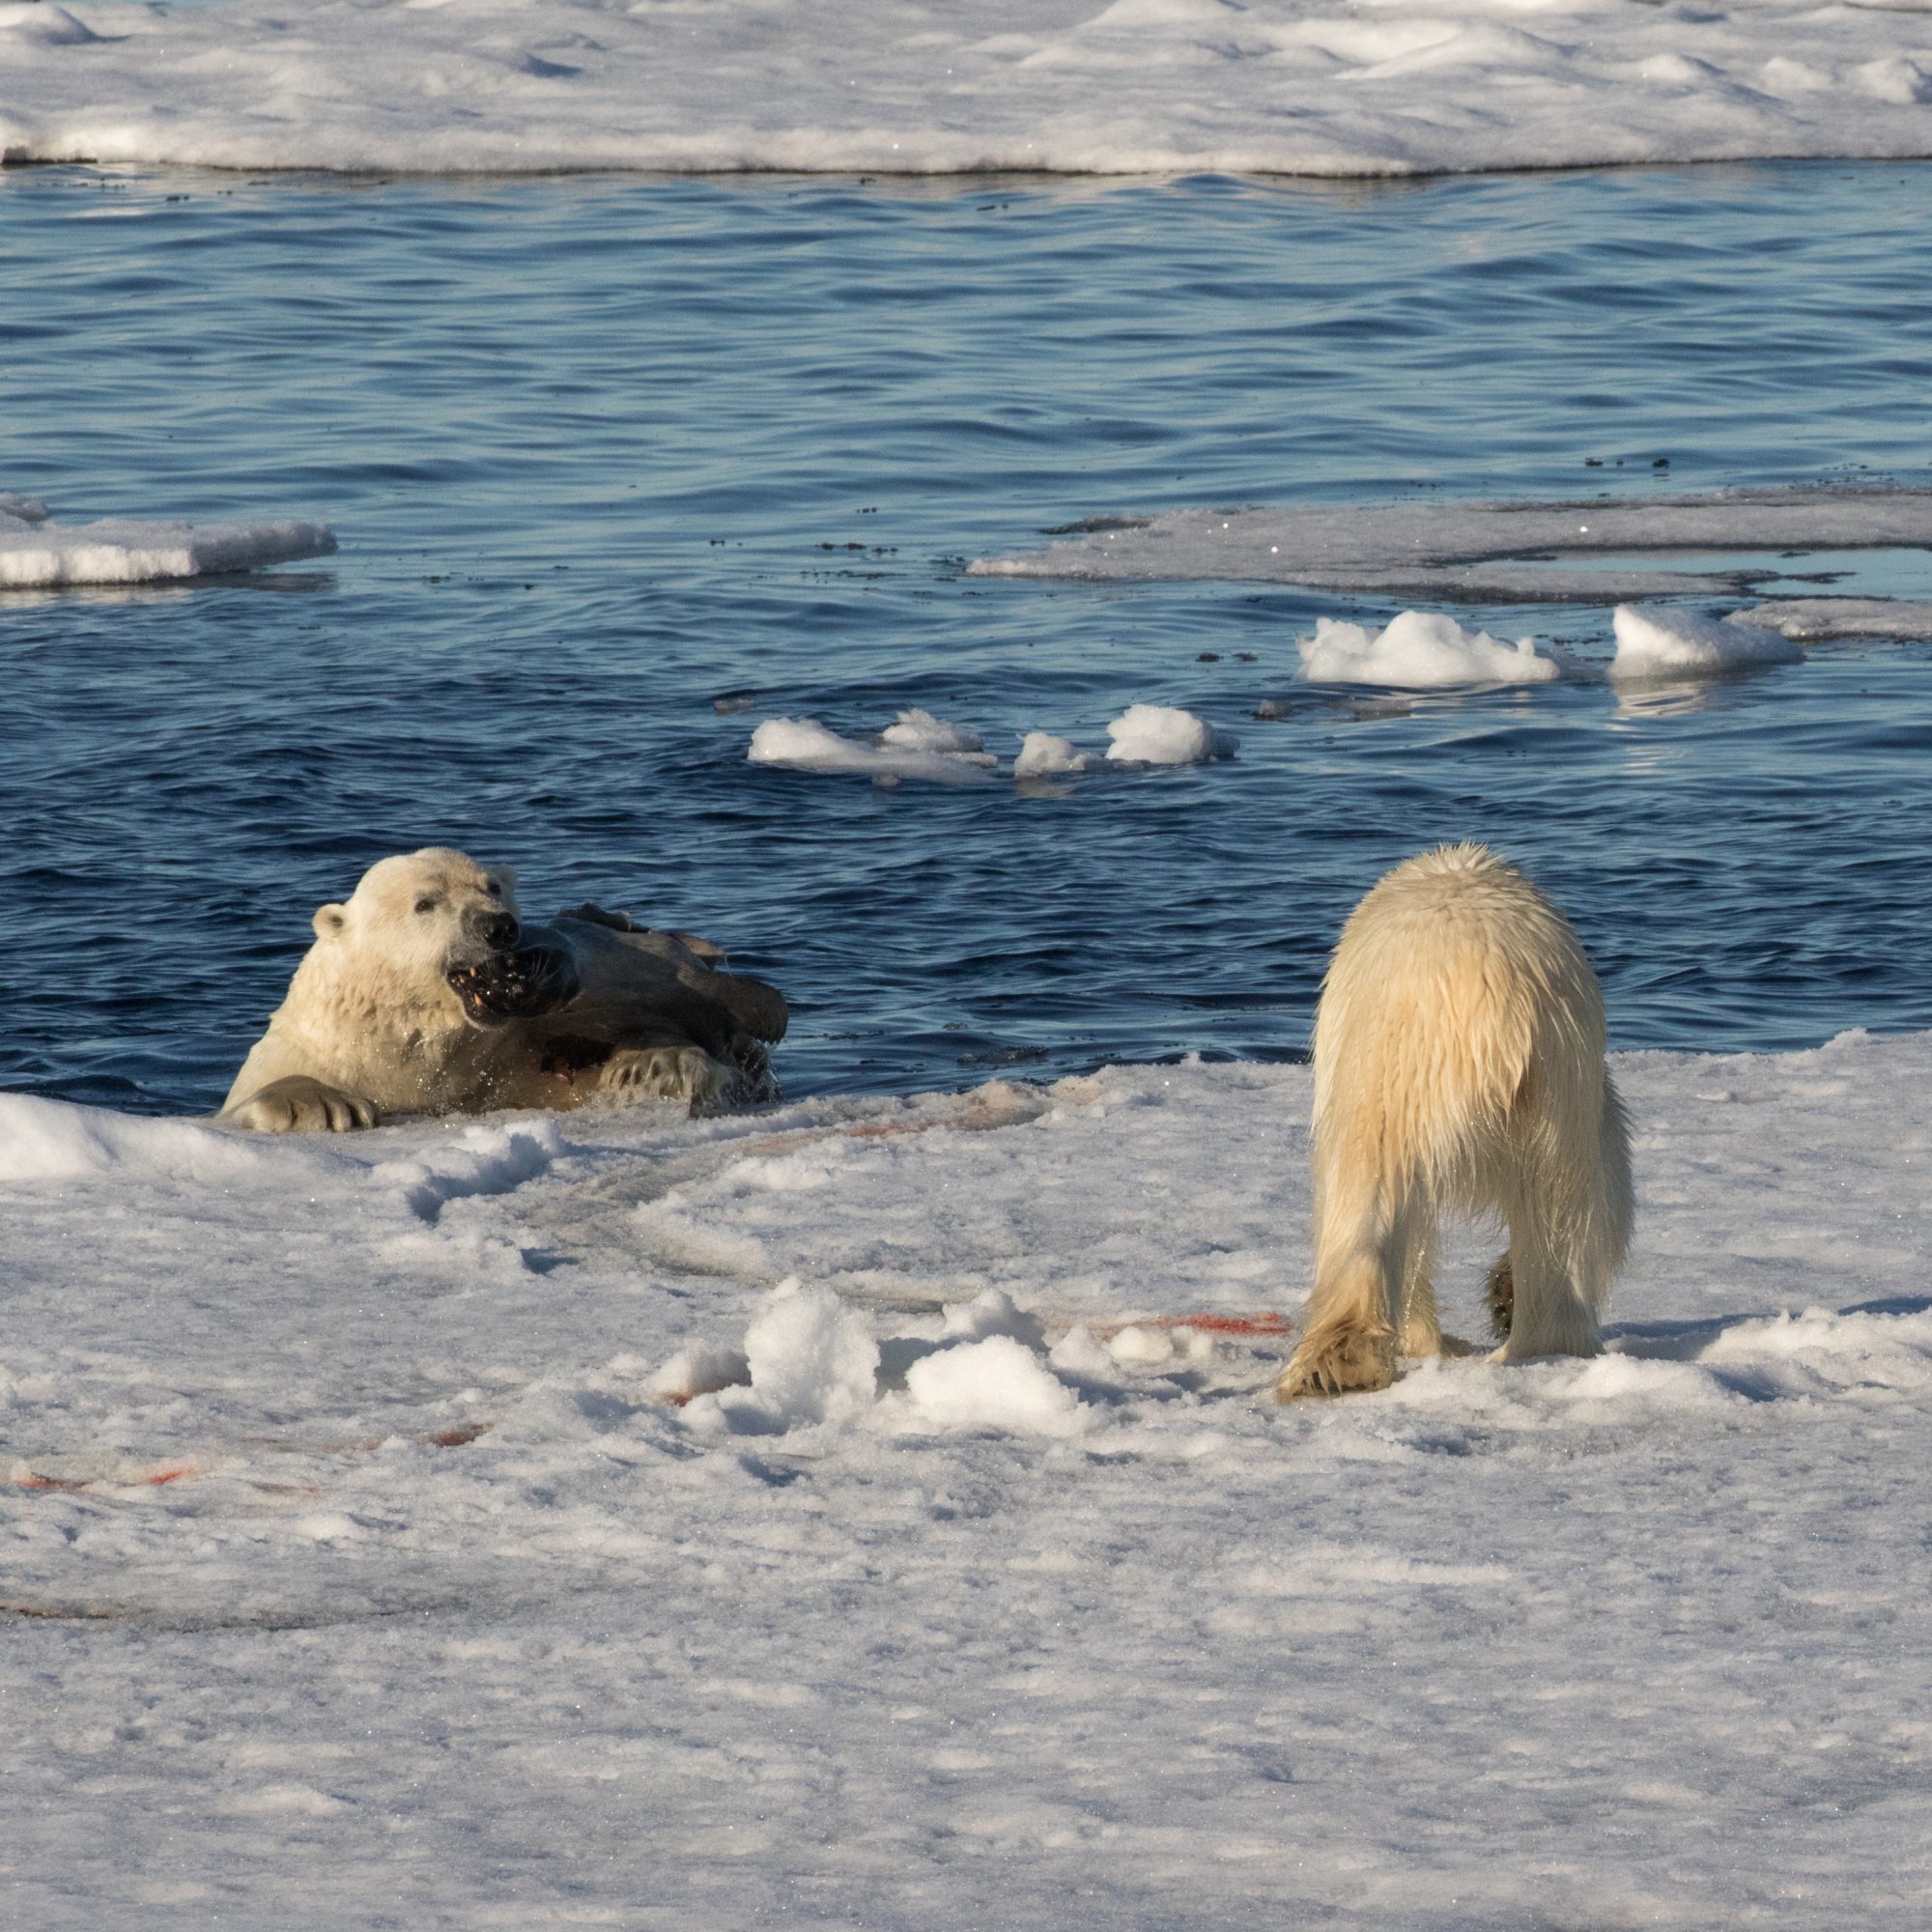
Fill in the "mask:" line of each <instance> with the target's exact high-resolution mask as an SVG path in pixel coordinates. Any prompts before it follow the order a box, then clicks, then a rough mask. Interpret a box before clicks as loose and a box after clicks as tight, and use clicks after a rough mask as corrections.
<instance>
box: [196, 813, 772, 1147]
mask: <svg viewBox="0 0 1932 1932" xmlns="http://www.w3.org/2000/svg"><path fill="white" fill-rule="evenodd" d="M314 926H315V944H314V945H313V946H312V947H311V948H310V949H309V952H308V953H307V955H306V956H305V957H304V958H303V960H302V962H301V964H300V965H299V966H298V968H297V969H296V975H295V978H294V980H291V982H290V984H289V990H288V997H287V998H286V999H284V1000H283V1002H282V1004H281V1006H280V1007H279V1008H278V1009H276V1011H275V1012H274V1014H273V1015H272V1016H271V1017H270V1021H269V1030H268V1032H267V1033H266V1034H265V1035H264V1036H263V1037H261V1038H260V1039H259V1040H257V1041H256V1043H255V1045H254V1048H253V1049H252V1051H251V1052H250V1053H249V1055H248V1058H247V1059H246V1061H245V1062H243V1064H242V1066H241V1072H240V1073H239V1074H238V1075H237V1076H236V1079H235V1085H234V1086H233V1087H232V1088H231V1089H230V1090H229V1094H228V1099H227V1102H226V1104H225V1105H224V1107H223V1109H222V1113H221V1119H222V1120H223V1121H224V1122H228V1123H229V1124H230V1125H234V1126H242V1127H253V1128H256V1129H258V1130H260V1131H263V1132H268V1133H289V1132H304V1131H311V1130H318V1129H328V1130H331V1131H335V1132H342V1131H344V1130H346V1129H350V1128H354V1127H369V1126H375V1125H377V1124H378V1123H379V1122H381V1121H383V1120H384V1118H386V1117H388V1116H391V1115H399V1114H444V1113H481V1112H483V1111H485V1110H486V1109H489V1108H495V1107H577V1106H582V1104H584V1103H585V1102H586V1101H590V1100H598V1099H602V1100H608V1101H614V1102H625V1101H631V1100H640V1099H648V1098H665V1099H679V1100H688V1101H690V1102H691V1103H692V1104H693V1105H702V1104H711V1103H715V1102H720V1101H749V1100H763V1099H772V1098H776V1097H777V1095H778V1089H777V1086H776V1083H775V1082H774V1081H773V1080H772V1077H771V1068H770V1062H769V1060H768V1059H767V1058H766V1055H765V1051H764V1044H763V1043H764V1042H765V1041H768V1040H777V1039H780V1038H781V1037H783V1034H784V1030H785V1017H786V1015H785V1004H784V1001H783V1000H782V998H781V997H780V995H779V993H778V992H777V991H776V989H774V988H773V987H770V986H767V985H765V984H764V983H763V982H762V981H760V980H752V979H747V978H744V977H742V976H739V975H735V974H728V973H721V972H718V971H716V970H714V967H713V965H712V963H711V962H712V961H722V959H723V957H724V955H723V954H722V953H721V952H718V950H717V949H716V948H715V947H710V946H707V945H706V943H705V942H704V941H702V940H696V939H692V938H690V937H689V936H688V935H682V934H671V933H663V932H649V931H644V930H642V929H639V928H638V927H635V926H633V925H632V924H631V923H630V922H629V921H628V920H627V919H624V918H623V917H622V916H621V915H617V914H611V913H606V912H602V911H600V910H599V909H598V908H596V907H594V906H582V907H579V908H578V909H577V910H575V911H574V912H569V913H565V914H563V915H561V916H560V917H559V918H558V919H557V920H556V921H555V922H554V923H553V924H552V925H550V926H548V927H531V926H526V925H525V924H524V923H523V922H522V921H521V920H520V919H519V917H518V914H517V902H516V879H515V875H514V874H513V873H511V872H510V871H508V870H507V869H505V868H501V867H497V868H490V867H483V866H479V865H478V864H477V863H476V862H475V861H474V860H473V859H469V858H466V857H465V856H464V855H463V854H462V853H461V852H452V851H448V850H446V849H444V848H442V847H440V846H430V847H426V848H425V849H424V850H422V851H420V852H412V853H408V854H406V855H403V856H401V857H398V858H393V859H384V860H382V861H380V862H379V863H378V864H377V865H375V866H372V867H370V868H369V870H368V871H367V872H365V873H364V874H363V876H362V879H361V882H360V883H359V884H358V885H357V886H356V888H355V893H354V895H352V896H351V897H350V899H349V900H348V902H347V903H346V904H342V905H326V906H324V907H323V908H322V909H321V910H320V911H319V912H318V913H317V914H316V915H315V920H314Z"/></svg>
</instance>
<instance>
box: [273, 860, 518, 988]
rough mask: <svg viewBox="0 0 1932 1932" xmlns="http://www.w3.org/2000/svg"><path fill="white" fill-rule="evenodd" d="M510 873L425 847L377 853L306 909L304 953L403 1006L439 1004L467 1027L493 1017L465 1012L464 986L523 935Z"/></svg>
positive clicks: (509, 954)
mask: <svg viewBox="0 0 1932 1932" xmlns="http://www.w3.org/2000/svg"><path fill="white" fill-rule="evenodd" d="M516 889H517V880H516V874H515V873H513V872H512V871H510V870H509V869H508V868H507V867H501V866H497V867H488V866H479V865H478V864H477V863H476V861H475V860H474V859H471V858H468V857H466V856H465V855H464V854H463V853H461V852H452V851H450V850H449V849H448V848H447V847H445V846H440V845H429V846H425V847H424V848H423V849H422V850H421V851H420V852H406V853H402V854H400V855H398V856H397V857H396V858H393V859H383V860H379V861H378V862H377V863H376V864H375V865H373V866H371V867H369V869H368V870H367V871H366V872H364V873H363V874H362V877H361V880H360V882H359V883H358V884H357V885H356V888H355V892H354V893H353V894H352V895H351V896H350V897H349V899H348V901H347V902H346V903H344V904H341V905H326V906H323V907H322V908H320V910H318V912H317V913H316V915H315V922H314V923H315V939H316V944H315V951H314V952H313V953H312V954H311V958H312V959H313V960H314V962H315V964H316V965H317V966H318V967H321V968H323V969H325V971H326V973H327V977H328V978H329V979H332V980H335V979H342V978H347V979H349V980H351V981H352V982H354V983H355V984H356V985H357V986H359V987H362V988H365V989H366V990H367V991H368V992H369V993H370V994H371V995H372V996H374V997H376V998H377V999H379V1000H382V1001H384V1002H385V1003H388V1004H393V1005H395V1006H398V1007H404V1008H412V1009H432V1010H436V1009H444V1010H446V1011H447V1012H448V1014H449V1016H450V1017H452V1018H453V1017H455V1014H456V1012H457V1011H458V1010H459V1009H460V1011H461V1013H462V1016H463V1017H464V1018H466V1019H468V1020H469V1021H470V1022H471V1023H472V1024H474V1025H489V1024H492V1023H494V1022H495V1021H496V1020H497V1018H499V1017H507V1015H497V1014H496V1013H494V1012H493V1011H491V1010H490V1009H489V1007H488V1005H487V1003H485V1004H483V1005H482V1006H480V1007H479V1008H478V1009H476V1010H472V1005H474V1004H475V1003H474V1002H472V1000H471V999H470V997H469V995H468V993H467V992H466V990H465V988H466V987H467V986H468V985H469V984H470V983H471V982H472V981H475V980H478V979H479V978H481V979H484V980H488V979H489V977H490V976H492V975H493V974H496V973H497V971H498V970H499V962H502V961H504V960H506V959H511V958H514V957H515V956H516V953H517V946H518V942H519V940H520V939H521V937H522V934H523V927H522V923H521V922H520V921H519V919H518V917H517V896H516Z"/></svg>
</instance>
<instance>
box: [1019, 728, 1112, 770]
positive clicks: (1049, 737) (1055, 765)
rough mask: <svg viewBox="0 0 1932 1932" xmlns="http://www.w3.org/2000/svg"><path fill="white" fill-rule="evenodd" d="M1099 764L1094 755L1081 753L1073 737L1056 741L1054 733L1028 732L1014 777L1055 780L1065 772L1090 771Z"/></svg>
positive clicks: (1022, 742) (1021, 745) (1022, 741)
mask: <svg viewBox="0 0 1932 1932" xmlns="http://www.w3.org/2000/svg"><path fill="white" fill-rule="evenodd" d="M1099 763H1100V760H1099V759H1098V758H1097V757H1095V756H1094V753H1092V752H1083V751H1081V750H1080V748H1079V747H1078V746H1077V745H1075V744H1074V742H1073V740H1072V739H1071V738H1056V737H1055V736H1054V735H1053V733H1052V732H1051V731H1029V732H1028V733H1027V734H1026V736H1025V737H1024V738H1023V739H1022V740H1021V741H1020V754H1019V756H1018V757H1017V758H1015V759H1014V760H1013V776H1014V778H1016V779H1044V778H1052V777H1055V776H1057V775H1059V774H1061V773H1064V772H1091V771H1092V770H1093V769H1094V766H1095V765H1097V764H1099Z"/></svg>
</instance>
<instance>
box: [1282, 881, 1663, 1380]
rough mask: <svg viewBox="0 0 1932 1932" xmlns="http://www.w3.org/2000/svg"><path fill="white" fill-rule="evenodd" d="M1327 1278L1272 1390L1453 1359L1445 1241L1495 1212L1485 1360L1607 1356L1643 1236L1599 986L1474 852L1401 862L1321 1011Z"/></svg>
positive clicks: (1552, 911)
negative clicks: (1635, 1223)
mask: <svg viewBox="0 0 1932 1932" xmlns="http://www.w3.org/2000/svg"><path fill="white" fill-rule="evenodd" d="M1314 1143H1315V1145H1314V1167H1315V1291H1314V1293H1312V1294H1311V1295H1310V1296H1309V1299H1308V1308H1307V1311H1306V1313H1305V1315H1304V1317H1303V1322H1304V1327H1303V1333H1302V1338H1301V1344H1300V1346H1299V1347H1298V1348H1297V1349H1296V1350H1295V1351H1294V1353H1293V1356H1292V1357H1291V1358H1290V1360H1289V1364H1288V1367H1287V1369H1286V1370H1284V1371H1283V1373H1282V1377H1281V1380H1280V1381H1279V1383H1278V1384H1277V1385H1276V1389H1275V1393H1276V1395H1277V1396H1278V1397H1279V1398H1280V1399H1281V1400H1282V1401H1283V1402H1287V1401H1290V1400H1291V1399H1293V1397H1295V1396H1303V1395H1339V1394H1342V1393H1344V1392H1345V1391H1347V1390H1350V1389H1377V1388H1385V1387H1386V1386H1387V1385H1388V1384H1389V1383H1390V1382H1392V1381H1393V1380H1394V1379H1395V1365H1396V1355H1397V1352H1398V1350H1400V1352H1401V1353H1403V1354H1405V1355H1427V1354H1435V1353H1437V1352H1438V1351H1439V1352H1444V1353H1448V1352H1455V1351H1456V1350H1458V1349H1460V1346H1461V1345H1457V1344H1451V1345H1446V1346H1445V1343H1444V1340H1443V1336H1442V1331H1441V1328H1440V1326H1439V1324H1438V1322H1437V1320H1436V1314H1435V1286H1434V1283H1433V1282H1432V1281H1431V1279H1430V1249H1431V1246H1432V1244H1433V1242H1434V1239H1435V1226H1436V1220H1437V1217H1438V1216H1439V1215H1440V1214H1441V1213H1443V1212H1444V1211H1445V1210H1448V1211H1462V1212H1464V1213H1472V1214H1491V1213H1493V1214H1496V1215H1498V1216H1500V1217H1501V1219H1502V1220H1503V1221H1504V1222H1506V1223H1507V1225H1508V1228H1509V1249H1508V1252H1507V1253H1506V1254H1505V1255H1504V1256H1503V1257H1502V1259H1501V1260H1500V1261H1498V1262H1497V1264H1496V1265H1495V1267H1494V1268H1493V1269H1492V1272H1491V1276H1490V1299H1491V1308H1492V1315H1493V1316H1494V1318H1495V1321H1496V1326H1497V1328H1498V1330H1499V1331H1501V1332H1502V1333H1503V1334H1504V1335H1505V1337H1506V1340H1505V1341H1504V1343H1503V1346H1502V1348H1500V1349H1499V1350H1497V1351H1496V1353H1495V1355H1494V1357H1493V1358H1492V1359H1494V1360H1497V1361H1503V1362H1520V1361H1523V1360H1526V1359H1527V1358H1529V1357H1530V1356H1533V1355H1594V1354H1595V1353H1596V1352H1597V1350H1598V1348H1599V1347H1600V1345H1601V1337H1600V1335H1599V1333H1598V1329H1597V1317H1598V1315H1599V1313H1600V1312H1601V1310H1602V1308H1603V1306H1604V1302H1605V1298H1606V1297H1607V1295H1608V1293H1609V1289H1610V1280H1611V1277H1612V1276H1613V1275H1614V1274H1615V1273H1616V1270H1617V1267H1618V1265H1619V1264H1620V1263H1621V1262H1622V1260H1623V1256H1624V1250H1625V1248H1626V1247H1627V1246H1628V1244H1629V1241H1630V1233H1631V1220H1632V1214H1633V1206H1632V1198H1631V1174H1630V1133H1629V1127H1628V1124H1627V1122H1626V1120H1625V1116H1624V1110H1623V1103H1622V1101H1621V1100H1619V1099H1618V1097H1617V1090H1616V1088H1615V1087H1614V1086H1613V1085H1612V1084H1611V1081H1610V1076H1609V1072H1608V1070H1607V1068H1606V1067H1605V1064H1604V996H1603V992H1602V990H1601V988H1600V987H1599V986H1598V984H1597V976H1596V974H1595V973H1593V972H1592V971H1591V970H1590V962H1589V961H1588V960H1587V959H1586V958H1585V957H1584V956H1583V949H1582V947H1581V945H1580V944H1578V942H1577V935H1576V933H1575V932H1574V931H1572V930H1571V927H1570V923H1569V922H1568V921H1567V920H1566V919H1565V918H1564V917H1563V915H1562V914H1561V913H1560V912H1558V911H1557V910H1556V908H1555V907H1554V906H1553V905H1551V904H1550V903H1549V901H1548V899H1547V898H1545V897H1544V895H1542V894H1541V893H1540V892H1538V891H1537V889H1536V888H1535V887H1534V886H1532V885H1531V884H1530V883H1529V881H1528V880H1527V879H1525V878H1524V877H1523V876H1522V874H1521V873H1520V872H1519V871H1518V870H1517V869H1516V868H1515V867H1513V866H1510V865H1507V864H1505V863H1504V861H1502V860H1501V859H1498V858H1497V857H1496V856H1495V854H1494V853H1492V852H1491V851H1489V850H1487V849H1486V848H1485V847H1483V846H1481V845H1445V846H1442V847H1440V848H1439V849H1438V850H1436V851H1434V852H1425V853H1423V854H1421V855H1420V856H1419V857H1417V858H1414V859H1410V860H1408V861H1407V862H1406V863H1405V864H1403V865H1400V866H1398V867H1396V868H1395V869H1394V870H1393V871H1392V872H1390V873H1388V874H1387V875H1386V876H1385V877H1384V878H1383V879H1382V880H1381V881H1380V882H1379V883H1378V885H1377V886H1375V888H1374V889H1373V890H1372V891H1371V892H1370V893H1369V895H1368V896H1367V897H1366V898H1364V899H1363V900H1362V902H1361V904H1360V905H1358V906H1357V907H1356V908H1355V910H1354V912H1353V913H1352V914H1351V915H1350V919H1349V923H1348V924H1347V925H1346V926H1344V927H1343V929H1342V938H1341V942H1340V944H1339V945H1337V947H1336V949H1335V957H1334V960H1333V962H1332V963H1331V964H1330V966H1329V968H1328V977H1327V979H1326V980H1324V981H1323V983H1322V989H1321V1006H1320V1008H1319V1009H1317V1012H1316V1016H1315V1129H1314Z"/></svg>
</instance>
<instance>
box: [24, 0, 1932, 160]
mask: <svg viewBox="0 0 1932 1932" xmlns="http://www.w3.org/2000/svg"><path fill="white" fill-rule="evenodd" d="M0 75H4V78H0V161H14V162H25V161H89V162H98V163H102V164H112V163H128V162H168V163H176V164H188V165H199V166H211V167H225V168H245V169H250V170H261V169H269V168H288V169H331V170H338V171H348V172H381V173H394V172H399V171H400V172H415V173H429V174H517V173H532V172H536V173H548V172H558V171H572V170H604V169H637V170H646V171H651V172H658V173H732V172H744V171H778V172H784V173H798V172H812V173H835V174H846V173H866V174H881V173H885V174H921V173H930V174H952V173H987V172H1013V171H1020V172H1032V173H1038V172H1048V173H1062V174H1079V175H1094V176H1107V175H1149V174H1154V175H1173V174H1200V173H1219V174H1236V175H1265V174H1282V175H1300V176H1316V177H1327V178H1346V177H1366V176H1401V175H1421V174H1440V173H1469V172H1484V171H1492V170H1497V169H1520V168H1572V167H1596V166H1606V165H1617V164H1637V163H1645V162H1686V161H1707V160H1745V159H1766V158H1804V157H1814V158H1815V157H1826V156H1834V157H1842V156H1858V157H1864V158H1889V159H1904V158H1915V157H1919V156H1925V155H1927V154H1928V153H1932V104H1928V103H1932V21H1928V19H1927V17H1926V16H1925V14H1923V12H1922V10H1917V9H1912V8H1907V7H1902V6H1882V5H1873V6H1853V5H1828V6H1824V7H1819V6H1815V5H1812V4H1809V0H1760V4H1755V5H1749V6H1744V5H1728V6H1715V7H1701V8H1695V9H1692V8H1679V7H1658V6H1652V5H1647V4H1642V0H1448V4H1438V5H1429V4H1424V0H1384V4H1379V5H1377V6H1375V7H1372V8H1366V9H1363V8H1350V7H1343V6H1339V5H1335V4H1327V0H1314V3H1313V4H1311V0H1249V4H1246V5H1242V6H1234V5H1231V4H1228V0H1112V4H1102V0H960V4H955V5H940V4H934V3H933V0H925V3H924V4H914V5H900V6H895V7H893V8H891V9H889V10H886V11H885V12H883V13H882V12H881V11H880V10H877V9H867V8H861V7H858V6H856V5H854V4H853V0H788V4H786V5H784V6H782V7H780V6H773V5H770V4H767V0H727V4H713V5H696V4H671V5H661V6H649V7H639V6H634V5H629V4H625V0H526V4H520V5H510V4H506V3H505V0H439V4H436V5H423V4H420V0H310V4H308V5H306V6H304V7H303V8H302V9H301V10H300V12H299V18H298V20H292V19H291V18H290V17H289V12H288V10H287V9H286V8H283V7H278V6H273V5H270V4H268V0H224V3H223V4H217V5H208V6H195V7H187V8H151V7H147V6H140V5H134V4H124V0H73V4H71V5H57V4H54V0H13V4H0Z"/></svg>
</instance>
